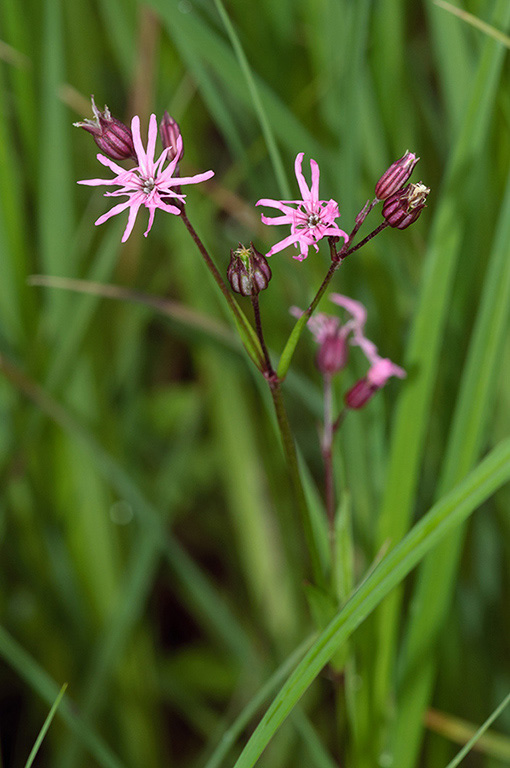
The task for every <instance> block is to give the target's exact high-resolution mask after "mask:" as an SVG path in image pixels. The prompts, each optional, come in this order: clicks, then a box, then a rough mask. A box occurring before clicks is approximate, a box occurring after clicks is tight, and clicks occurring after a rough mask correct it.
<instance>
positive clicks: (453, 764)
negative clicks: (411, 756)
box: [446, 693, 510, 768]
mask: <svg viewBox="0 0 510 768" xmlns="http://www.w3.org/2000/svg"><path fill="white" fill-rule="evenodd" d="M509 704H510V693H509V694H508V696H505V698H504V699H503V701H502V702H501V704H499V706H497V707H496V709H495V710H494V712H493V713H492V714H491V715H489V717H488V718H487V720H486V721H485V722H484V723H483V724H482V725H481V726H480V728H479V729H478V730H477V732H476V733H475V734H474V735H473V736H472V738H470V739H469V741H468V742H467V744H465V746H464V747H462V749H461V750H460V751H459V752H458V754H456V755H455V757H454V758H453V760H450V762H449V763H448V765H447V766H446V768H457V766H458V765H459V764H460V763H461V762H462V761H463V760H464V758H465V757H466V755H467V754H468V752H470V751H471V750H472V749H473V747H474V745H475V744H476V742H477V741H478V740H479V738H480V736H483V734H484V733H485V731H486V730H488V728H489V727H490V726H491V725H492V723H493V722H494V720H496V719H497V718H498V717H499V716H500V714H501V713H502V712H503V710H504V709H505V708H506V707H507V706H508V705H509Z"/></svg>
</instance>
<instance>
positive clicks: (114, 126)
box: [73, 96, 136, 160]
mask: <svg viewBox="0 0 510 768" xmlns="http://www.w3.org/2000/svg"><path fill="white" fill-rule="evenodd" d="M91 99H92V112H93V113H94V119H93V120H82V121H81V122H79V123H73V125H75V126H76V127H77V128H84V129H85V130H86V131H88V132H89V133H91V134H92V137H93V139H94V141H95V142H96V144H97V146H98V147H99V149H100V150H101V151H102V152H104V153H105V155H107V157H109V158H110V159H111V160H129V159H130V158H133V159H135V160H136V152H135V147H134V144H133V136H132V133H131V130H130V129H129V128H128V127H127V125H124V123H121V121H120V120H117V118H116V117H112V116H111V114H110V110H109V109H108V107H107V106H106V105H105V108H104V112H100V111H99V110H98V108H97V107H96V103H95V101H94V97H93V96H91Z"/></svg>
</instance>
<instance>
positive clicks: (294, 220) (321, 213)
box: [256, 152, 349, 261]
mask: <svg viewBox="0 0 510 768" xmlns="http://www.w3.org/2000/svg"><path fill="white" fill-rule="evenodd" d="M303 157H304V153H303V152H300V153H299V154H298V155H297V157H296V162H295V164H294V168H295V172H296V179H297V182H298V185H299V190H300V192H301V195H302V198H303V199H302V200H270V199H261V200H258V202H257V203H256V205H267V206H268V207H270V208H277V209H278V210H279V211H281V212H282V213H283V216H277V217H276V218H268V217H267V216H264V214H262V215H261V219H262V222H263V223H264V224H290V232H291V234H290V235H289V236H288V237H285V238H284V239H283V240H280V242H279V243H276V245H273V247H272V248H271V250H270V251H268V253H267V254H266V256H272V255H273V253H278V251H282V250H283V249H284V248H286V247H287V246H288V245H294V246H295V247H296V248H299V253H298V254H296V255H295V256H294V258H295V259H298V261H303V259H306V257H307V256H308V249H309V247H310V246H311V245H312V246H313V247H314V248H315V250H316V251H318V250H319V246H318V245H317V243H318V241H319V240H322V238H323V237H343V239H344V241H345V242H347V241H348V239H349V236H348V235H347V234H346V233H345V232H344V231H343V230H341V229H339V227H338V226H337V225H336V224H335V219H337V218H338V217H339V216H340V213H339V211H338V203H336V202H335V201H334V200H329V201H326V200H319V176H320V171H319V166H318V164H317V163H316V161H315V160H310V169H311V174H312V186H311V188H309V187H308V184H307V183H306V181H305V177H304V176H303V172H302V170H301V166H302V163H303ZM292 206H296V208H293V207H292Z"/></svg>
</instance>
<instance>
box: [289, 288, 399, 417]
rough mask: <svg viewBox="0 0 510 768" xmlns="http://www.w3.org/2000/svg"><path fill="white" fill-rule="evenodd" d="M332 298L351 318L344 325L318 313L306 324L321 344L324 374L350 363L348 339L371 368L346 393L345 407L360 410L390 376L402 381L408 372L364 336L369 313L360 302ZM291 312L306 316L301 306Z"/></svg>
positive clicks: (319, 359) (338, 295)
mask: <svg viewBox="0 0 510 768" xmlns="http://www.w3.org/2000/svg"><path fill="white" fill-rule="evenodd" d="M329 298H330V300H331V301H332V302H334V303H335V304H337V305H338V306H339V307H342V308H343V309H345V310H347V312H348V314H349V315H350V317H349V319H347V320H346V321H345V322H344V323H342V322H341V321H340V320H339V318H337V317H333V316H332V315H327V314H325V313H323V312H319V313H317V314H316V315H314V316H313V317H311V318H310V319H309V320H308V322H307V325H308V327H309V328H310V330H311V332H312V333H313V335H314V337H315V340H316V342H317V343H318V344H319V351H318V354H317V365H318V367H319V370H320V371H321V372H322V373H323V374H330V375H333V374H334V373H337V372H338V371H340V370H342V368H344V367H345V365H346V364H347V350H346V344H347V340H348V339H349V341H350V344H351V345H353V346H357V347H360V348H361V349H362V351H363V352H364V354H365V357H366V358H367V360H368V362H369V363H370V368H369V369H368V371H367V374H366V376H364V377H363V378H362V379H360V381H358V382H357V383H356V384H355V385H354V386H353V387H352V388H351V389H350V390H349V392H347V394H346V404H347V406H348V407H349V408H361V407H362V406H363V405H365V403H366V402H368V400H369V399H370V398H371V397H372V396H373V395H374V394H375V392H377V390H378V389H381V387H384V385H385V384H386V382H387V381H388V379H389V378H390V377H391V376H398V378H400V379H403V378H405V376H406V372H405V371H404V369H403V368H401V367H400V366H398V365H395V363H393V362H392V361H391V360H390V359H389V358H387V357H381V356H380V355H379V353H378V351H377V347H376V346H375V344H374V343H373V342H372V341H370V340H369V339H367V337H366V336H365V332H364V331H365V323H366V320H367V311H366V309H365V307H364V306H363V304H361V302H359V301H355V299H351V298H349V297H348V296H343V295H342V294H341V293H332V294H330V296H329ZM290 311H291V313H292V314H293V315H294V316H295V317H301V315H302V314H303V313H302V311H301V310H300V309H299V308H298V307H292V308H291V310H290Z"/></svg>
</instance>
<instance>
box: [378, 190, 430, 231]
mask: <svg viewBox="0 0 510 768" xmlns="http://www.w3.org/2000/svg"><path fill="white" fill-rule="evenodd" d="M429 192H430V189H429V188H428V187H426V186H425V184H423V183H422V182H421V181H420V182H418V184H408V185H407V187H404V189H401V190H399V191H398V192H395V193H394V194H393V195H391V196H390V197H388V199H387V200H385V201H384V203H383V209H382V215H383V216H384V218H385V219H386V221H387V222H388V224H389V225H390V227H395V228H396V229H406V227H408V226H409V225H410V224H412V223H413V222H414V221H416V219H417V218H418V216H419V215H420V213H421V212H422V210H423V209H424V208H425V204H426V200H427V195H428V193H429Z"/></svg>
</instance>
